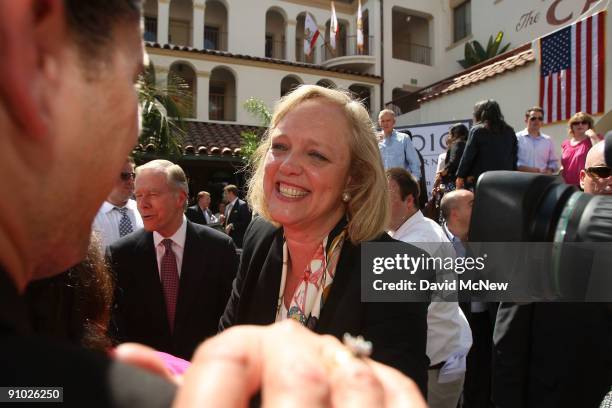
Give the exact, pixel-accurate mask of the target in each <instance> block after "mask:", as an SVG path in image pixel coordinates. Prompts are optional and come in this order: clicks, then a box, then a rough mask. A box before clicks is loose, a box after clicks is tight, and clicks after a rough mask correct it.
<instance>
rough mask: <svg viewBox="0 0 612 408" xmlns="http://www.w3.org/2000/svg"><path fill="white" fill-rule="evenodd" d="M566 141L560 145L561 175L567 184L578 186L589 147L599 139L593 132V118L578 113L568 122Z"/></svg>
mask: <svg viewBox="0 0 612 408" xmlns="http://www.w3.org/2000/svg"><path fill="white" fill-rule="evenodd" d="M568 127H569V132H568V133H569V135H570V138H569V139H568V140H565V141H563V143H561V150H562V154H561V165H562V166H563V167H562V169H561V175H562V176H563V179H564V180H565V182H566V183H567V184H573V185H575V186H579V185H580V170H582V169H584V163H585V161H586V156H587V153H588V152H589V150H590V149H591V147H592V146H593V145H594V144H596V143H597V142H599V141H600V140H601V139H600V138H599V136H598V135H597V133H595V131H594V130H593V118H592V117H591V116H590V115H588V114H587V113H584V112H578V113H576V114H575V115H574V116H572V117H571V118H570V120H569V122H568Z"/></svg>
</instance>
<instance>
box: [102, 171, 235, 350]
mask: <svg viewBox="0 0 612 408" xmlns="http://www.w3.org/2000/svg"><path fill="white" fill-rule="evenodd" d="M135 187H136V190H135V191H136V201H137V203H138V211H140V214H141V215H142V220H143V223H144V229H141V230H140V231H137V232H135V233H133V234H130V235H129V236H126V237H124V238H122V239H120V240H119V241H117V242H115V243H114V244H112V245H111V246H110V247H109V248H108V253H107V255H108V260H109V264H110V266H111V268H112V269H113V271H114V272H115V276H116V279H117V295H116V299H115V303H116V305H115V308H114V309H113V321H114V323H115V327H114V330H115V333H114V334H115V336H116V338H117V339H118V340H120V341H122V342H126V341H129V342H138V343H143V344H146V345H149V346H151V347H153V348H155V349H156V350H159V351H164V352H167V353H170V354H173V355H175V356H178V357H181V358H184V359H186V360H190V359H191V357H192V355H193V352H194V350H195V348H196V347H197V345H198V344H199V343H200V342H202V341H203V340H205V339H206V338H207V337H210V336H213V335H215V334H216V333H217V326H218V323H219V319H220V317H221V315H222V314H223V311H224V310H225V305H226V304H227V301H228V299H229V295H230V291H231V286H232V281H233V279H234V276H235V275H236V270H237V266H238V256H237V254H236V248H235V246H234V243H233V242H232V240H231V238H230V237H228V236H227V235H225V234H223V233H222V232H219V231H216V230H214V229H213V228H209V227H205V226H203V225H200V224H195V223H193V222H191V221H187V219H186V218H185V215H184V214H183V211H184V209H185V203H186V201H187V195H188V187H187V177H186V176H185V173H184V172H183V170H182V169H181V168H180V167H179V166H178V165H176V164H174V163H172V162H169V161H167V160H153V161H151V162H149V163H147V164H145V165H143V166H140V167H138V168H137V169H136V181H135Z"/></svg>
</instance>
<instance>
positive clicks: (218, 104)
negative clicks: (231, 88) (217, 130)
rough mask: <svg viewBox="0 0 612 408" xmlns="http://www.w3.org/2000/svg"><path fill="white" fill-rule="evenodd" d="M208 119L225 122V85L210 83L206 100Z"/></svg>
mask: <svg viewBox="0 0 612 408" xmlns="http://www.w3.org/2000/svg"><path fill="white" fill-rule="evenodd" d="M208 104H209V107H208V118H209V119H210V120H226V117H225V84H223V83H211V84H210V89H209V98H208Z"/></svg>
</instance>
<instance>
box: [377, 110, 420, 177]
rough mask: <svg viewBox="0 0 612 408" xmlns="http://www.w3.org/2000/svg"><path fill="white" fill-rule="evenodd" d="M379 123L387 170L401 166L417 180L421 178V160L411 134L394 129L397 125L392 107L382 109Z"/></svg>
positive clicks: (382, 151) (380, 145) (383, 156)
mask: <svg viewBox="0 0 612 408" xmlns="http://www.w3.org/2000/svg"><path fill="white" fill-rule="evenodd" d="M378 124H379V125H380V128H381V129H382V134H381V138H380V139H379V142H378V148H379V149H380V155H381V157H382V160H383V165H384V167H385V170H387V169H390V168H392V167H401V168H403V169H406V170H408V171H409V172H410V174H412V175H413V176H414V177H415V178H416V179H417V180H420V179H421V161H420V160H419V156H418V155H417V151H416V149H415V148H414V146H413V145H412V140H411V139H410V136H408V135H407V134H405V133H401V132H397V131H395V130H394V129H393V126H395V113H393V111H392V110H390V109H384V110H382V111H380V113H379V114H378Z"/></svg>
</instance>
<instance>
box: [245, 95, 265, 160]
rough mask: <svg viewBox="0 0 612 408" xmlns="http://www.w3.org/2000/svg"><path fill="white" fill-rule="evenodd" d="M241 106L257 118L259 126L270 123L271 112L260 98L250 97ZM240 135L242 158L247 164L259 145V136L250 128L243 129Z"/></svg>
mask: <svg viewBox="0 0 612 408" xmlns="http://www.w3.org/2000/svg"><path fill="white" fill-rule="evenodd" d="M243 106H244V109H245V110H246V111H247V112H249V113H250V114H251V115H253V116H255V117H256V118H258V119H259V121H260V122H261V126H263V127H268V126H269V125H270V121H271V120H272V113H271V112H270V110H269V109H268V107H267V106H266V104H265V103H264V102H263V101H262V100H260V99H257V98H253V97H251V98H249V99H247V100H246V102H244V105H243ZM240 136H241V137H242V146H240V151H241V154H242V160H244V162H245V163H246V164H247V166H248V165H250V164H251V158H252V157H253V153H255V150H257V146H259V142H260V136H259V135H258V134H257V132H255V131H252V130H249V131H244V132H242V133H241V134H240Z"/></svg>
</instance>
